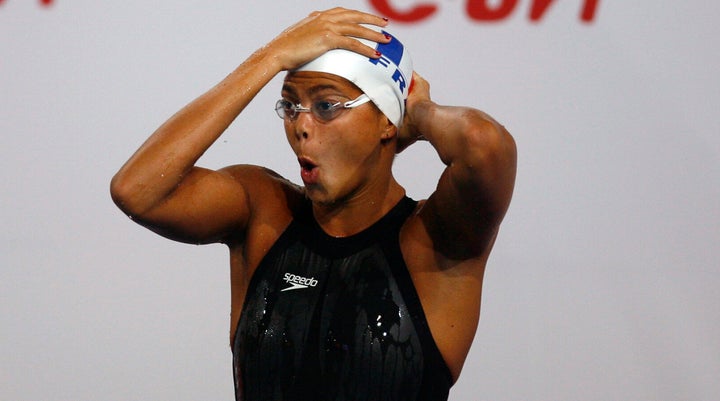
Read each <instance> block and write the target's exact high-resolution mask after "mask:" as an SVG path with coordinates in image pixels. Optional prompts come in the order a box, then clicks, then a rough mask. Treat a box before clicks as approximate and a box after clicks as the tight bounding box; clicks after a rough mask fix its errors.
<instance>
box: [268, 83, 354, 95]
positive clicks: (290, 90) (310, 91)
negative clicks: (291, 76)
mask: <svg viewBox="0 0 720 401" xmlns="http://www.w3.org/2000/svg"><path fill="white" fill-rule="evenodd" d="M328 89H332V90H336V91H338V92H341V93H342V91H341V90H340V88H338V87H337V85H333V84H321V85H315V86H312V87H311V88H310V89H308V94H310V96H312V95H314V94H316V93H318V92H322V91H324V90H328ZM282 91H283V92H287V93H289V94H291V95H297V91H296V90H295V87H294V86H292V85H288V84H284V85H283V87H282ZM343 94H344V93H343Z"/></svg>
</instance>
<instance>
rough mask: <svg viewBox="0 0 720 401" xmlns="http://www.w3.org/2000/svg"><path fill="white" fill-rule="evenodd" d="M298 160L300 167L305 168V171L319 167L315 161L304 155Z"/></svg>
mask: <svg viewBox="0 0 720 401" xmlns="http://www.w3.org/2000/svg"><path fill="white" fill-rule="evenodd" d="M298 161H299V162H300V168H301V169H303V171H312V170H313V169H314V168H315V167H317V165H316V164H315V163H313V162H311V161H310V160H309V159H306V158H304V157H301V158H299V159H298Z"/></svg>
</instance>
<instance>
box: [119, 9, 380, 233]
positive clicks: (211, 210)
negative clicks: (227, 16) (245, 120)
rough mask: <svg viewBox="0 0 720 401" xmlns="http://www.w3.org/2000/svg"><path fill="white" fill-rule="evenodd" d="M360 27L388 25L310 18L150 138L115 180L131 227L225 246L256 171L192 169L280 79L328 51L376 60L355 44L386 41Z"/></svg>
mask: <svg viewBox="0 0 720 401" xmlns="http://www.w3.org/2000/svg"><path fill="white" fill-rule="evenodd" d="M359 24H373V25H379V26H384V25H385V24H386V21H385V20H384V19H382V18H380V17H377V16H374V15H371V14H366V13H362V12H358V11H351V10H345V9H342V8H336V9H332V10H328V11H326V12H315V13H312V14H310V16H308V17H307V18H305V19H303V20H302V21H300V22H299V23H297V24H296V25H293V26H292V27H290V28H288V29H287V30H285V31H284V32H283V33H281V34H280V35H279V36H278V37H276V38H275V39H273V40H272V41H271V42H270V43H268V44H267V45H266V46H264V47H263V48H261V49H259V50H258V51H257V52H255V53H254V54H253V55H251V56H250V57H249V58H248V59H247V60H246V61H245V62H244V63H242V64H241V65H240V66H239V67H238V68H237V69H235V70H234V71H233V72H232V73H230V74H229V75H228V76H227V77H226V78H225V79H224V80H222V81H221V82H220V83H219V84H217V85H216V86H215V87H213V88H212V89H210V90H209V91H208V92H206V93H205V94H203V95H202V96H200V97H199V98H197V99H195V100H194V101H193V102H191V103H190V104H188V105H187V106H185V107H184V108H183V109H181V110H180V111H179V112H178V113H176V114H175V115H174V116H172V117H171V118H170V119H169V120H168V121H167V122H165V123H164V124H163V125H162V126H160V128H158V129H157V131H155V133H153V134H152V136H150V138H148V139H147V141H146V142H145V143H144V144H143V145H142V146H141V147H140V148H139V149H138V150H137V152H135V154H134V155H133V156H132V157H131V158H130V159H129V160H128V161H127V162H126V163H125V165H124V166H123V167H122V168H121V169H120V171H118V172H117V174H116V175H115V176H114V177H113V179H112V182H111V195H112V198H113V200H114V201H115V203H116V204H117V205H118V207H119V208H120V209H122V210H123V211H124V212H125V213H126V214H128V215H129V216H131V217H132V218H133V219H134V220H135V221H136V222H138V223H140V224H142V225H144V226H146V227H148V228H150V229H152V230H154V231H156V232H158V233H160V234H162V235H165V236H167V237H169V238H172V239H176V240H180V241H187V242H194V243H205V242H214V241H222V240H223V237H224V236H226V235H228V234H229V232H230V231H231V230H237V229H238V228H242V227H244V225H245V224H247V219H248V217H249V215H250V213H251V210H252V207H253V205H252V204H251V202H250V201H249V199H252V196H251V194H249V193H248V191H251V188H253V187H254V186H255V185H254V184H255V183H256V181H257V179H258V178H259V177H262V175H259V174H254V173H249V174H247V175H246V174H244V171H246V170H247V171H248V172H252V171H257V170H256V169H243V168H238V167H235V168H230V169H225V170H220V171H211V170H207V169H203V168H200V167H197V166H196V165H195V163H196V162H197V160H198V159H199V158H200V156H202V154H203V153H204V152H205V151H206V150H207V149H208V148H209V147H210V146H211V145H212V144H213V143H214V142H215V141H216V140H217V139H218V138H219V137H220V135H221V134H222V133H223V132H224V131H225V130H226V129H227V127H228V126H229V125H230V124H231V123H232V122H233V121H234V119H235V118H236V117H237V116H238V114H239V113H240V112H242V110H243V109H244V108H245V107H246V106H247V105H248V103H250V101H251V100H252V99H253V98H254V97H255V95H256V94H257V93H258V92H259V91H260V90H261V89H262V88H263V87H264V86H265V85H266V84H267V83H268V82H269V81H270V80H271V79H272V78H273V77H274V76H275V75H276V74H277V73H279V72H281V71H284V70H289V69H293V68H296V67H298V66H300V65H302V64H303V63H306V62H308V61H310V60H312V59H313V58H315V57H317V56H319V55H320V54H322V53H324V52H325V51H327V50H329V49H333V48H345V49H348V50H353V51H356V52H358V53H362V54H364V55H367V56H368V57H377V55H376V54H375V50H374V49H371V48H369V47H367V46H364V45H363V44H361V43H360V42H359V41H357V40H354V39H352V37H360V38H365V39H369V40H372V41H375V42H383V41H386V40H387V39H385V37H384V36H383V35H382V34H380V33H379V32H376V31H373V30H371V29H368V28H365V27H362V26H361V25H359Z"/></svg>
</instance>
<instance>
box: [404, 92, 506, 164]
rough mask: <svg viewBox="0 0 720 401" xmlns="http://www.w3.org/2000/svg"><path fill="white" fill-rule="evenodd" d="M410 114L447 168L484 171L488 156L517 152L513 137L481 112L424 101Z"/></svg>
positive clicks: (421, 133)
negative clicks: (455, 165) (483, 163)
mask: <svg viewBox="0 0 720 401" xmlns="http://www.w3.org/2000/svg"><path fill="white" fill-rule="evenodd" d="M409 112H410V113H412V114H411V116H410V117H411V121H413V124H414V126H415V130H416V132H417V133H418V134H419V135H422V137H423V138H424V139H425V140H427V141H429V142H430V143H431V145H432V146H433V147H434V148H435V150H436V151H437V152H438V155H439V156H440V159H441V160H442V162H443V163H444V164H445V165H447V166H451V165H453V164H458V163H461V164H464V165H467V166H473V165H475V166H476V167H478V168H480V167H481V165H479V163H481V162H482V161H483V160H486V157H485V156H486V154H489V153H497V152H508V151H512V152H514V143H512V142H513V141H512V137H511V136H510V134H509V133H508V132H507V131H506V130H505V128H504V127H502V126H501V125H500V124H498V123H497V122H496V121H495V120H494V119H492V118H491V117H490V116H488V115H487V114H485V113H483V112H482V111H480V110H476V109H472V108H468V107H453V106H441V105H438V104H436V103H434V102H432V101H430V100H423V101H419V102H418V103H417V104H415V105H414V106H413V107H412V108H411V109H410V110H409ZM508 147H509V148H508ZM510 148H512V149H510Z"/></svg>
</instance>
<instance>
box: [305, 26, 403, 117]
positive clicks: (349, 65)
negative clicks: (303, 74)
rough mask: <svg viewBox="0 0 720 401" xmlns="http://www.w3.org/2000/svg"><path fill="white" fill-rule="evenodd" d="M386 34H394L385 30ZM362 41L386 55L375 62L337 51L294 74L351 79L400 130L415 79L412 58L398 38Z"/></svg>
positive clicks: (347, 51) (371, 59)
mask: <svg viewBox="0 0 720 401" xmlns="http://www.w3.org/2000/svg"><path fill="white" fill-rule="evenodd" d="M382 33H384V34H386V35H390V34H389V33H387V32H385V31H382ZM390 36H392V35H390ZM358 40H359V41H360V42H362V43H363V44H365V45H367V46H370V47H374V48H375V49H376V50H377V51H378V52H380V53H381V54H382V56H380V58H378V59H374V58H368V57H366V56H363V55H361V54H359V53H355V52H353V51H349V50H344V49H335V50H330V51H328V52H326V53H325V54H323V55H322V56H320V57H318V58H316V59H315V60H313V61H311V62H309V63H307V64H305V65H303V66H301V67H299V68H297V69H295V70H294V71H314V72H324V73H328V74H334V75H338V76H340V77H343V78H345V79H347V80H348V81H350V82H352V83H354V84H355V85H356V86H357V87H358V88H360V90H361V91H363V92H364V93H365V94H366V95H367V96H368V97H369V98H370V100H372V101H373V103H375V105H376V106H377V107H378V109H380V111H382V112H383V114H385V115H386V116H387V117H388V119H390V121H391V122H392V123H393V124H395V126H396V127H398V128H399V127H400V126H401V125H402V121H403V116H404V115H405V100H406V99H407V97H408V92H409V89H410V81H411V80H412V72H413V69H412V60H411V59H410V55H409V54H408V52H407V50H406V49H405V47H404V46H403V44H402V43H400V41H399V40H398V39H397V38H396V37H395V36H392V39H391V41H390V42H389V43H376V42H371V41H368V40H364V39H358Z"/></svg>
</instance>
